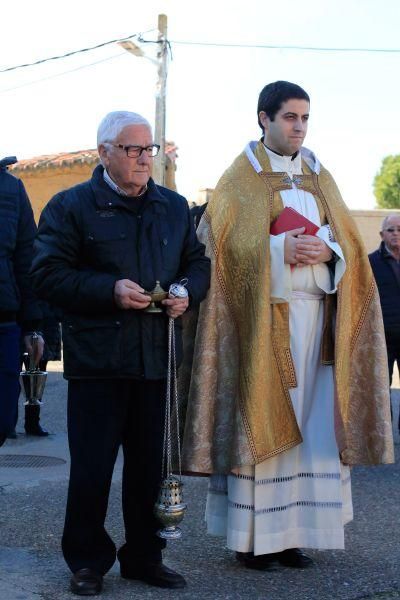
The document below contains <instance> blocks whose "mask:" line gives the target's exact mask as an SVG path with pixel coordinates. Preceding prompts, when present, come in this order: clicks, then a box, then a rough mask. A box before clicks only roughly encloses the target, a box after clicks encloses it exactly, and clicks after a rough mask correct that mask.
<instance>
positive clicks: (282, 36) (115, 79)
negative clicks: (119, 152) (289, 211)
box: [0, 0, 400, 209]
mask: <svg viewBox="0 0 400 600" xmlns="http://www.w3.org/2000/svg"><path fill="white" fill-rule="evenodd" d="M160 13H163V14H166V15H167V17H168V39H169V41H170V46H171V51H172V60H170V62H169V66H168V79H167V98H166V107H167V123H166V137H167V139H168V140H173V141H174V142H175V143H176V144H177V146H178V148H179V149H178V159H177V172H176V180H177V186H178V191H179V192H180V193H182V194H183V195H185V196H186V197H187V198H188V199H190V200H196V198H197V194H198V190H199V189H202V188H213V187H215V185H216V183H217V181H218V179H219V177H220V176H221V174H222V173H223V171H224V170H225V169H226V168H227V167H228V166H229V165H230V164H231V162H232V160H233V159H234V158H235V157H236V156H237V155H238V154H239V153H240V152H241V151H242V150H243V148H244V146H245V145H246V143H247V142H248V141H250V140H254V139H258V138H259V137H260V134H261V131H260V129H259V127H258V125H257V111H256V107H257V100H258V95H259V93H260V91H261V89H262V88H263V87H264V85H266V84H267V83H270V82H272V81H275V80H277V79H284V80H288V81H292V82H295V83H298V84H299V85H301V86H302V87H303V88H304V89H305V90H306V91H307V92H308V93H309V95H310V97H311V111H310V121H309V129H308V135H307V138H306V141H305V144H304V145H305V146H306V147H308V148H311V149H312V150H313V151H314V152H315V153H316V154H317V156H318V158H319V159H320V161H321V162H322V164H323V165H324V166H325V167H326V168H327V169H328V170H329V171H331V173H332V174H333V175H334V177H335V179H336V181H337V183H338V185H339V188H340V190H341V192H342V195H343V197H344V200H345V202H346V203H347V205H348V206H349V207H350V208H352V209H371V208H374V207H375V205H376V201H375V198H374V195H373V187H372V186H373V179H374V176H375V175H376V173H377V172H378V171H379V169H380V166H381V162H382V159H383V158H384V157H385V156H386V155H388V154H400V117H399V113H400V110H399V99H400V77H399V73H400V39H399V34H398V32H399V29H400V2H399V0H379V1H378V0H335V2H332V1H328V0H301V1H299V0H285V1H280V2H279V1H278V2H271V1H270V0H247V2H243V1H237V0H229V1H228V0H202V2H193V1H192V0H163V1H162V0H159V1H158V0H147V2H143V1H140V2H138V1H136V0H113V1H112V2H110V1H108V2H105V1H103V0H96V1H93V0H85V1H82V0H68V2H64V3H58V2H54V0H51V1H48V0H36V1H35V2H32V0H19V1H18V2H16V3H5V4H4V6H2V16H1V22H0V70H2V69H6V68H8V67H13V66H16V65H19V64H23V63H29V62H34V61H36V60H40V59H44V58H48V57H51V56H56V55H61V54H64V53H67V52H70V51H74V50H81V49H84V48H88V47H90V46H94V45H96V44H101V43H103V42H107V41H109V40H113V39H118V38H123V37H127V36H130V35H132V34H136V33H138V34H139V33H142V36H143V38H144V39H145V40H155V39H156V35H157V32H156V31H155V30H156V28H157V16H158V14H160ZM183 42H186V43H183ZM187 42H191V44H188V43H187ZM194 42H196V44H194ZM202 44H212V45H202ZM214 44H227V45H228V46H225V47H224V46H218V45H214ZM229 45H239V46H241V47H232V46H229ZM249 45H252V46H307V47H313V48H370V49H381V50H384V49H386V50H390V49H391V50H393V49H397V50H399V52H333V51H330V52H327V51H323V50H318V51H311V50H299V49H282V48H279V49H273V48H272V49H271V48H265V47H264V48H263V47H258V48H249V47H245V46H249ZM143 47H144V50H145V52H146V55H147V56H148V58H152V57H153V58H154V57H155V52H156V45H155V44H151V43H148V44H144V45H143ZM156 83H157V69H156V67H155V65H154V64H153V63H152V62H151V61H150V60H147V59H146V58H138V57H135V56H133V55H132V54H129V53H128V52H126V51H125V50H123V49H122V48H121V47H120V46H118V45H117V44H115V43H114V44H109V45H106V46H104V47H103V48H99V49H97V50H92V51H88V52H82V53H79V54H76V55H75V56H72V57H69V58H64V59H59V60H54V61H50V62H46V63H44V64H41V65H37V66H32V67H28V68H24V69H16V70H13V71H10V72H6V73H0V106H1V111H0V156H8V155H16V156H17V157H18V158H19V159H25V158H30V157H33V156H38V155H42V154H51V153H57V152H70V151H75V150H83V149H87V148H94V147H95V146H96V131H97V127H98V124H99V122H100V120H101V119H102V117H103V116H104V115H105V114H106V113H107V112H109V111H112V110H131V111H134V112H138V113H140V114H142V115H143V116H145V117H146V118H147V119H148V120H149V121H150V122H151V123H152V124H153V123H154V118H155V97H156Z"/></svg>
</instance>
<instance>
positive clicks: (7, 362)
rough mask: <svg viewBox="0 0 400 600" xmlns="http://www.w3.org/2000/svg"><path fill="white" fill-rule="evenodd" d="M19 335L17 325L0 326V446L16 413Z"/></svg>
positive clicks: (13, 424) (11, 428) (10, 428)
mask: <svg viewBox="0 0 400 600" xmlns="http://www.w3.org/2000/svg"><path fill="white" fill-rule="evenodd" d="M20 337H21V331H20V328H19V327H18V325H16V324H13V323H10V324H9V325H8V324H7V325H2V326H1V327H0V446H1V445H2V444H3V443H4V440H5V438H6V436H7V434H8V433H9V432H10V431H12V430H13V429H14V427H15V422H16V418H17V414H18V397H19V392H20V385H19V373H20V349H19V348H20Z"/></svg>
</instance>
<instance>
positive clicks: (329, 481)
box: [184, 81, 393, 570]
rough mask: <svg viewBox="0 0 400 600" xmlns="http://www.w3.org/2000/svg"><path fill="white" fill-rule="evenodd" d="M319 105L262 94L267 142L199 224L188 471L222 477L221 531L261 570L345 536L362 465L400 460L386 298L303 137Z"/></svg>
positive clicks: (275, 89) (214, 499)
mask: <svg viewBox="0 0 400 600" xmlns="http://www.w3.org/2000/svg"><path fill="white" fill-rule="evenodd" d="M309 113H310V103H309V96H308V94H307V93H306V92H305V91H304V90H303V89H302V88H301V87H300V86H298V85H296V84H293V83H289V82H286V81H277V82H275V83H271V84H269V85H267V86H266V87H265V88H264V89H263V90H262V91H261V94H260V97H259V102H258V108H257V116H258V122H259V125H260V127H261V129H262V139H261V141H258V142H257V141H254V142H250V143H249V144H248V145H247V147H246V148H245V150H244V151H243V152H242V153H241V154H240V155H239V156H238V158H237V159H236V160H235V161H234V163H233V164H232V165H231V167H229V169H228V170H227V171H226V172H225V173H224V175H223V176H222V178H221V179H220V181H219V183H218V185H217V188H216V190H215V192H214V194H213V197H212V199H211V201H210V202H209V204H208V206H207V209H206V212H205V213H204V216H203V218H202V220H201V222H200V225H199V228H198V234H199V237H200V239H202V240H204V242H205V243H206V244H207V250H206V252H207V253H208V255H209V256H210V257H211V261H212V275H211V286H210V291H209V294H208V296H207V300H205V302H204V303H203V304H202V306H201V308H200V314H199V323H198V326H197V336H196V342H195V348H194V360H193V365H194V368H193V371H192V381H191V385H190V393H189V405H188V409H187V416H186V430H185V438H184V468H185V469H187V470H188V471H191V472H198V473H199V472H200V473H208V474H210V475H211V477H210V488H209V494H208V499H207V510H206V518H207V526H208V531H209V532H210V533H212V534H214V535H224V536H226V538H227V545H228V547H229V548H231V549H232V550H235V551H236V552H237V555H236V556H237V559H238V560H239V561H240V562H241V564H243V565H244V566H245V567H248V568H253V569H254V568H255V569H262V570H265V569H269V568H270V567H272V566H273V567H275V565H277V564H278V565H284V566H288V567H294V568H304V567H309V566H311V564H312V559H311V557H309V556H307V555H306V554H305V553H304V552H303V551H302V549H301V547H303V548H314V549H329V548H332V549H334V548H343V547H344V524H345V523H347V522H348V521H350V520H351V519H352V501H351V487H350V470H349V465H352V464H371V463H373V464H376V463H380V462H391V461H392V460H393V445H392V438H391V428H390V413H389V397H388V390H387V385H385V383H386V381H387V372H386V353H385V347H384V344H385V341H384V333H383V326H382V316H381V312H380V306H379V297H378V293H377V290H376V286H375V282H374V279H373V275H372V272H371V268H370V266H369V262H368V257H367V255H366V254H365V252H364V251H363V245H362V241H361V240H360V239H359V236H358V234H357V231H356V227H355V226H354V223H353V221H352V219H351V217H350V216H349V213H348V210H347V208H346V206H345V204H344V202H343V200H342V199H341V197H340V194H339V192H338V189H337V187H336V185H335V182H334V181H333V179H332V176H331V175H330V174H329V173H328V171H327V170H326V169H325V168H324V167H323V166H322V165H321V164H320V162H319V161H318V159H317V158H316V156H315V155H314V153H313V152H311V151H310V150H307V149H305V148H303V147H302V146H303V141H304V138H305V135H306V132H307V124H308V118H309ZM285 209H286V210H285ZM271 226H272V231H270V230H271ZM305 226H307V229H306V228H305ZM307 232H309V233H307Z"/></svg>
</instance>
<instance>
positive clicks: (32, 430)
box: [25, 424, 49, 437]
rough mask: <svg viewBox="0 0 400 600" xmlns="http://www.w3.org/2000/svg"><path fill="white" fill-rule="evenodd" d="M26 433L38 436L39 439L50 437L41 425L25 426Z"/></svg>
mask: <svg viewBox="0 0 400 600" xmlns="http://www.w3.org/2000/svg"><path fill="white" fill-rule="evenodd" d="M25 433H26V435H36V436H38V437H46V436H48V435H49V432H48V431H47V429H43V427H42V426H41V425H39V424H37V425H25Z"/></svg>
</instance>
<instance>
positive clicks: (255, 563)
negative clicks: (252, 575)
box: [236, 552, 279, 571]
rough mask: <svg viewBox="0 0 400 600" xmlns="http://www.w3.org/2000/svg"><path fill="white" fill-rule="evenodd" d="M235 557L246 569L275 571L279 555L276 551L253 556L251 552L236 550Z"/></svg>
mask: <svg viewBox="0 0 400 600" xmlns="http://www.w3.org/2000/svg"><path fill="white" fill-rule="evenodd" d="M236 559H237V560H238V561H239V562H240V563H242V564H243V565H244V566H245V567H246V568H247V569H257V571H275V570H276V568H277V567H278V566H279V555H278V554H276V553H271V554H259V555H258V556H254V553H253V552H236Z"/></svg>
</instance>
